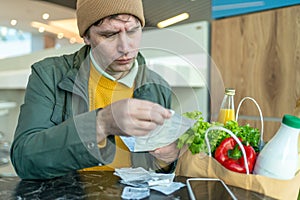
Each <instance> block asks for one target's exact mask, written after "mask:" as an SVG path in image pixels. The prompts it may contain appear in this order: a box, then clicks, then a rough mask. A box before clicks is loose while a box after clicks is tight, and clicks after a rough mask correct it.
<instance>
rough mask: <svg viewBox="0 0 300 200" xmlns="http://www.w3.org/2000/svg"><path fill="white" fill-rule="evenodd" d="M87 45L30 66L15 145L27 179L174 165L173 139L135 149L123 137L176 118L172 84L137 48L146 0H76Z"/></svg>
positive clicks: (165, 168)
mask: <svg viewBox="0 0 300 200" xmlns="http://www.w3.org/2000/svg"><path fill="white" fill-rule="evenodd" d="M76 13H77V22H78V29H79V33H80V36H82V37H83V39H84V42H85V43H86V45H85V46H84V47H83V48H81V49H80V50H79V51H78V52H75V53H74V54H71V55H63V56H61V57H51V58H47V59H45V60H43V61H40V62H37V63H35V64H34V65H33V66H32V74H31V76H30V78H29V82H28V85H27V89H26V95H25V101H24V104H23V105H22V106H21V111H20V116H19V121H18V126H17V129H16V132H15V137H14V142H13V144H12V148H11V159H12V163H13V165H14V167H15V170H16V172H17V174H18V175H19V176H20V177H21V178H23V179H48V178H53V177H56V176H61V175H64V174H66V173H68V172H70V171H74V170H114V169H115V168H120V167H139V166H141V167H144V168H146V169H152V170H157V171H159V172H171V171H172V170H173V169H174V166H175V162H176V159H177V156H178V152H179V150H178V149H177V148H176V143H173V144H170V145H168V146H166V147H163V148H160V149H156V150H154V151H152V152H143V153H132V152H129V151H128V149H127V147H126V146H125V145H124V143H123V141H122V140H121V139H120V137H119V136H121V135H122V136H145V135H147V134H148V133H149V132H150V131H151V130H153V129H155V128H156V127H157V126H158V125H161V124H163V122H164V120H166V119H168V118H170V117H171V113H170V111H169V110H168V109H169V108H170V104H171V91H170V88H169V86H168V84H167V83H166V82H165V81H164V80H163V79H162V78H161V77H160V76H159V75H157V74H156V73H154V72H152V71H150V70H149V69H147V68H146V66H145V61H144V58H143V57H142V55H141V54H140V53H139V52H138V48H139V44H140V41H141V36H142V27H143V26H144V25H145V20H144V15H143V7H142V2H141V0H101V1H100V0H78V1H77V12H76Z"/></svg>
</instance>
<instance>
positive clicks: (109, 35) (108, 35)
mask: <svg viewBox="0 0 300 200" xmlns="http://www.w3.org/2000/svg"><path fill="white" fill-rule="evenodd" d="M117 34H118V33H110V34H105V35H103V36H104V37H105V38H111V37H113V36H115V35H117Z"/></svg>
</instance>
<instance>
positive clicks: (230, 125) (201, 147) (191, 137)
mask: <svg viewBox="0 0 300 200" xmlns="http://www.w3.org/2000/svg"><path fill="white" fill-rule="evenodd" d="M183 116H185V117H188V118H190V119H194V120H197V122H196V123H195V124H194V126H193V127H191V128H190V129H189V130H187V131H186V132H185V133H184V134H183V135H182V136H181V137H180V138H179V140H178V143H177V147H178V148H182V147H183V146H184V145H188V147H189V150H190V151H191V152H192V154H197V153H200V152H208V150H207V145H206V142H205V132H206V130H207V129H208V128H210V127H213V126H223V127H224V128H227V129H229V130H231V131H232V132H233V133H234V134H235V135H236V136H237V137H239V138H241V139H242V141H243V143H244V144H250V145H251V146H252V147H253V148H254V149H255V151H256V152H258V151H259V148H258V145H259V140H260V131H259V130H258V129H256V128H253V127H251V126H250V125H249V124H246V125H245V126H239V125H238V122H236V121H228V122H227V123H226V124H225V125H223V124H221V123H219V122H212V123H209V122H205V121H204V118H203V116H202V113H201V112H200V111H193V112H187V113H184V114H183ZM228 137H230V135H229V134H228V133H226V132H225V131H221V130H212V131H210V132H209V133H208V139H209V143H210V146H211V153H214V151H215V150H216V148H217V147H218V146H219V144H220V143H221V142H222V140H224V139H225V138H228Z"/></svg>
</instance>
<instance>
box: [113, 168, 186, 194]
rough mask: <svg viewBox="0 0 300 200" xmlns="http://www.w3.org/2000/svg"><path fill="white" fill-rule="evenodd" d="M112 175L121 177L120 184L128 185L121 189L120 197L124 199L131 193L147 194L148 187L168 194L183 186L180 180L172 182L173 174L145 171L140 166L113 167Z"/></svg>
mask: <svg viewBox="0 0 300 200" xmlns="http://www.w3.org/2000/svg"><path fill="white" fill-rule="evenodd" d="M114 175H116V176H119V177H120V178H121V179H122V180H121V181H120V182H121V183H122V184H125V185H128V186H129V187H126V188H125V189H124V191H123V194H122V197H123V198H124V199H127V198H128V197H130V196H132V195H133V196H135V197H137V196H143V197H145V196H149V195H150V194H149V191H148V190H150V189H152V190H156V191H159V192H161V193H163V194H165V195H169V194H171V193H173V192H175V191H176V190H178V189H180V188H182V187H184V186H185V184H183V183H181V182H173V180H174V177H175V174H163V173H156V172H154V171H147V170H145V169H144V168H142V167H138V168H119V169H115V172H114ZM134 188H135V189H134ZM142 188H144V189H142ZM146 188H147V189H148V190H147V189H146ZM134 193H136V194H134ZM128 199H130V198H128ZM137 199H139V198H137Z"/></svg>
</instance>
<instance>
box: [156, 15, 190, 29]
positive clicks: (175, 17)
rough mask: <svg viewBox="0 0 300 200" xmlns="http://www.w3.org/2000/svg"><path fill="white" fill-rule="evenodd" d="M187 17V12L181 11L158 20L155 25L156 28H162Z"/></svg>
mask: <svg viewBox="0 0 300 200" xmlns="http://www.w3.org/2000/svg"><path fill="white" fill-rule="evenodd" d="M188 18H189V14H188V13H182V14H180V15H177V16H174V17H171V18H169V19H166V20H164V21H161V22H159V23H158V24H157V27H158V28H164V27H167V26H170V25H172V24H176V23H178V22H181V21H183V20H186V19H188Z"/></svg>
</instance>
